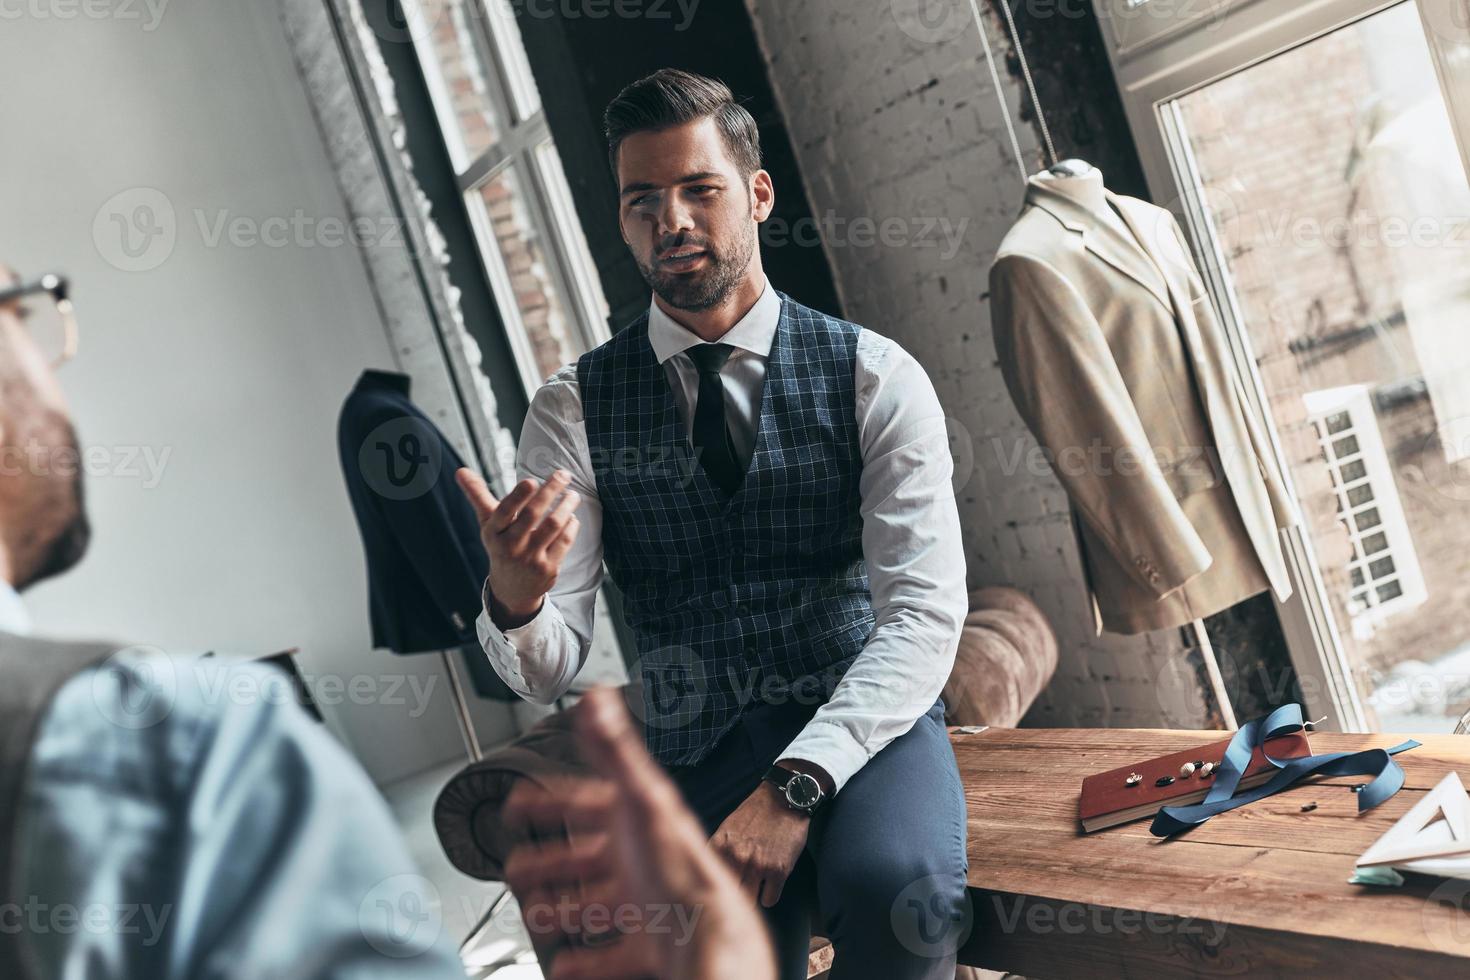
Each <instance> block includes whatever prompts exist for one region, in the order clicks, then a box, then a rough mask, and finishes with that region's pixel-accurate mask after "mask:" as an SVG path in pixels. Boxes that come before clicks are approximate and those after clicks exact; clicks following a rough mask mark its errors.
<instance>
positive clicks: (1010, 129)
mask: <svg viewBox="0 0 1470 980" xmlns="http://www.w3.org/2000/svg"><path fill="white" fill-rule="evenodd" d="M1000 6H1001V9H1002V10H1004V11H1005V15H1006V25H1007V27H1008V28H1009V29H1010V34H1011V43H1012V44H1013V45H1015V48H1016V58H1017V59H1018V60H1019V61H1020V63H1021V77H1022V78H1023V79H1024V80H1025V82H1026V91H1027V92H1029V93H1030V94H1031V104H1032V105H1033V106H1035V107H1036V121H1037V122H1038V123H1040V125H1041V140H1042V142H1043V143H1044V144H1045V145H1046V154H1047V159H1048V160H1049V161H1050V163H1051V164H1052V165H1055V164H1056V162H1057V148H1056V146H1055V145H1054V144H1053V143H1052V140H1051V129H1050V127H1048V126H1047V124H1046V113H1044V112H1042V111H1041V100H1040V99H1039V98H1037V95H1036V81H1035V79H1033V78H1032V77H1031V65H1030V63H1029V62H1027V60H1026V52H1025V50H1024V49H1023V48H1022V47H1021V34H1020V32H1019V31H1018V30H1016V19H1015V17H1014V16H1012V14H1011V7H1010V3H1009V0H1000ZM970 12H971V13H972V14H974V16H975V28H976V29H977V30H978V31H979V32H980V44H981V46H982V47H983V48H984V49H985V63H986V64H987V65H989V66H990V78H991V81H992V82H993V83H994V86H995V98H996V101H998V102H999V103H1000V114H1001V119H1002V120H1003V121H1004V122H1005V124H1006V135H1008V136H1009V137H1010V140H1011V150H1012V151H1014V152H1015V154H1016V169H1018V170H1020V171H1021V181H1022V182H1023V183H1024V182H1025V181H1026V179H1027V178H1028V177H1029V174H1027V172H1026V161H1025V158H1024V157H1023V155H1022V153H1021V143H1020V140H1018V139H1017V138H1016V127H1015V124H1013V123H1012V122H1011V109H1010V106H1008V105H1006V99H1005V93H1004V92H1003V91H1002V90H1001V87H1000V72H999V71H998V70H997V69H996V67H995V55H994V53H993V52H992V51H991V49H990V35H989V34H988V33H987V32H986V30H985V20H984V19H983V18H982V17H981V16H980V4H979V2H978V0H970Z"/></svg>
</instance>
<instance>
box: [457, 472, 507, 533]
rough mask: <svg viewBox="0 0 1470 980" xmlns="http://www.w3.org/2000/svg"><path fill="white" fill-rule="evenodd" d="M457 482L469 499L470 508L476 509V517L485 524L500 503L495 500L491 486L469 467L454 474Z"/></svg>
mask: <svg viewBox="0 0 1470 980" xmlns="http://www.w3.org/2000/svg"><path fill="white" fill-rule="evenodd" d="M454 479H455V482H457V483H458V484H459V488H460V490H462V491H464V495H465V496H466V497H467V498H469V502H470V506H471V507H473V508H474V509H475V517H476V518H478V519H479V522H480V523H481V524H484V523H485V522H486V521H488V520H489V519H490V515H491V514H494V513H495V508H496V507H498V506H499V505H500V501H498V500H496V499H495V494H493V493H491V492H490V485H489V484H488V483H486V482H485V481H484V479H482V478H481V476H480V474H478V473H476V472H475V471H474V470H472V469H470V468H469V467H468V466H461V467H460V468H459V469H458V470H456V471H455V472H454Z"/></svg>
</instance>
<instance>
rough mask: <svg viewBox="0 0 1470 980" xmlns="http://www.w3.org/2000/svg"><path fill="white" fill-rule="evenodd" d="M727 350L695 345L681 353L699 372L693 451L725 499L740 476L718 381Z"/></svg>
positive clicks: (728, 350) (733, 489)
mask: <svg viewBox="0 0 1470 980" xmlns="http://www.w3.org/2000/svg"><path fill="white" fill-rule="evenodd" d="M731 350H732V348H731V347H730V345H729V344H696V345H695V346H693V347H690V348H688V349H687V350H686V351H685V353H687V354H688V355H689V359H690V360H691V361H693V362H694V366H695V367H696V368H698V369H699V401H698V402H697V404H696V407H695V409H694V449H695V451H696V452H697V453H698V454H699V462H700V465H702V466H703V467H704V471H705V472H706V473H708V474H709V477H710V479H711V480H713V481H714V482H715V485H716V486H718V487H719V488H720V489H721V490H723V491H724V492H725V495H726V496H731V495H733V494H734V493H735V491H736V490H737V489H739V487H740V481H741V479H742V478H743V477H744V474H743V473H741V472H740V464H739V463H738V462H736V459H735V448H734V446H733V445H732V444H731V442H730V426H729V424H728V423H727V422H726V420H725V385H724V384H723V382H721V381H720V368H722V367H724V365H725V361H726V360H727V359H728V358H729V357H730V352H731Z"/></svg>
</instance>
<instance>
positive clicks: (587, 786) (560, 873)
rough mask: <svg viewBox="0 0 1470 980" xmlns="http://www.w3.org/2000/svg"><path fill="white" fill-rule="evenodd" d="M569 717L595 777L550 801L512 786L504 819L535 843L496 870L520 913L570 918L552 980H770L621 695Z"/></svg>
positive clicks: (720, 869) (737, 902)
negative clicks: (569, 939) (568, 913)
mask: <svg viewBox="0 0 1470 980" xmlns="http://www.w3.org/2000/svg"><path fill="white" fill-rule="evenodd" d="M574 710H575V711H576V712H577V719H576V726H577V737H578V746H579V748H580V749H581V751H582V753H583V757H584V759H585V761H586V762H587V765H588V768H590V769H592V770H593V771H595V772H600V773H602V774H603V776H604V777H605V778H604V779H600V780H597V781H587V782H580V783H566V784H564V785H562V786H560V787H558V788H556V789H553V790H546V789H542V788H540V787H538V786H536V785H535V784H533V783H530V782H527V781H523V782H522V783H521V784H520V785H519V786H518V787H517V788H516V790H515V791H514V792H513V793H512V795H511V798H510V801H509V802H508V803H507V808H506V814H507V820H508V821H509V822H510V823H511V824H512V826H518V827H519V828H520V830H521V832H522V833H523V834H524V835H525V836H528V837H532V838H535V839H536V841H535V842H532V843H528V844H525V845H523V846H522V847H520V848H518V849H517V850H516V851H514V852H513V853H512V854H511V856H510V858H509V860H508V861H507V862H506V868H505V874H506V880H507V883H508V884H509V885H510V886H511V889H512V891H514V892H515V894H516V895H518V896H520V897H521V909H522V913H523V914H524V916H525V917H526V918H527V920H528V921H530V920H533V919H534V918H536V917H538V916H539V915H541V913H542V912H544V911H547V910H550V909H553V908H554V909H558V910H564V909H570V910H572V914H573V916H574V917H575V919H576V920H577V923H578V924H579V925H580V928H579V929H578V930H577V931H576V932H575V933H574V936H580V937H582V938H584V939H585V944H583V945H574V946H568V947H566V948H564V949H562V950H561V951H560V952H559V953H558V954H557V955H556V959H555V960H554V961H553V965H552V972H551V977H552V980H582V978H587V980H594V978H595V980H616V978H620V977H628V978H634V977H656V978H659V980H665V978H667V980H727V978H728V980H737V978H738V980H774V978H775V976H776V964H775V958H774V951H773V949H772V947H771V942H770V938H769V936H768V935H767V933H766V927H765V923H764V921H763V920H762V918H761V916H760V915H759V913H758V912H757V911H756V908H755V906H754V905H753V904H752V903H751V902H750V901H749V899H748V898H747V897H746V896H745V894H744V893H743V892H742V891H741V889H740V882H739V881H738V880H737V879H736V878H735V875H734V873H733V872H732V871H731V870H730V869H729V868H728V867H727V866H726V864H725V862H724V860H723V859H721V858H720V857H719V855H717V854H716V853H715V851H714V850H713V848H711V847H710V846H709V844H708V842H707V841H706V839H705V835H704V831H703V829H702V828H701V827H700V825H699V822H698V821H697V820H696V819H695V818H694V814H693V813H691V812H690V811H689V810H688V809H687V808H686V807H685V806H684V801H683V799H682V798H681V797H680V795H679V791H678V789H677V788H676V787H675V786H674V784H673V783H672V782H670V781H669V779H668V777H667V776H666V775H665V774H664V772H663V770H662V769H661V768H660V767H659V765H658V764H657V763H655V762H654V761H653V758H652V757H651V756H649V754H648V752H647V750H645V749H644V747H643V740H642V738H641V737H640V736H639V734H638V733H637V732H636V731H635V730H634V728H633V726H632V724H631V723H630V719H629V717H628V713H627V709H626V708H625V707H624V705H623V699H622V695H620V694H619V693H618V692H617V691H615V690H613V689H610V688H602V689H599V690H595V691H592V692H591V693H589V694H588V695H587V696H586V697H584V698H583V699H582V701H581V702H579V703H578V705H577V707H576V708H575V709H574ZM594 923H596V924H594ZM655 923H657V924H655ZM676 923H680V924H687V925H688V928H687V929H685V928H680V927H677V926H676V925H675V924H676Z"/></svg>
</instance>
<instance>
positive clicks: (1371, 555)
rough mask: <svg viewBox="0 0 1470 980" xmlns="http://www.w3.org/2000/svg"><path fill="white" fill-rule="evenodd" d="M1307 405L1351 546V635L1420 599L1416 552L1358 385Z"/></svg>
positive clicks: (1369, 405)
mask: <svg viewBox="0 0 1470 980" xmlns="http://www.w3.org/2000/svg"><path fill="white" fill-rule="evenodd" d="M1306 402H1307V410H1308V412H1309V414H1310V419H1311V422H1312V426H1313V427H1314V428H1315V429H1316V431H1317V439H1318V442H1319V444H1320V445H1321V447H1322V459H1323V462H1325V463H1326V465H1327V470H1328V473H1329V475H1330V476H1331V478H1332V489H1333V493H1334V495H1335V496H1336V497H1337V513H1338V519H1339V520H1340V521H1341V522H1342V524H1343V527H1344V529H1345V530H1346V532H1347V535H1348V540H1349V543H1350V545H1351V548H1352V558H1351V559H1350V560H1349V562H1348V567H1347V574H1348V595H1347V609H1348V613H1349V615H1350V616H1351V617H1352V622H1353V629H1354V631H1355V632H1362V633H1367V634H1371V631H1372V630H1373V629H1374V628H1375V627H1376V626H1377V624H1378V623H1380V622H1382V621H1383V620H1384V619H1386V618H1388V617H1389V616H1393V615H1397V614H1399V613H1402V612H1405V611H1407V610H1409V609H1413V608H1415V607H1417V606H1419V605H1421V604H1422V603H1423V602H1424V601H1425V599H1427V598H1428V592H1427V591H1426V589H1425V585H1424V576H1423V574H1422V572H1421V571H1420V568H1419V557H1418V553H1417V552H1416V551H1415V549H1414V539H1413V536H1412V534H1411V533H1410V532H1409V525H1408V520H1407V518H1406V517H1405V515H1404V510H1403V504H1402V503H1401V501H1400V499H1399V495H1398V488H1397V486H1396V485H1395V483H1394V479H1393V468H1392V465H1391V464H1390V463H1389V460H1388V454H1387V452H1386V451H1385V449H1384V446H1383V435H1382V432H1381V431H1380V430H1379V427H1378V417H1377V414H1376V412H1375V411H1374V409H1373V400H1372V396H1371V395H1370V393H1369V391H1368V388H1367V386H1366V385H1349V386H1346V387H1343V388H1333V389H1327V390H1325V391H1318V392H1312V393H1311V394H1309V395H1307V396H1306Z"/></svg>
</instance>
